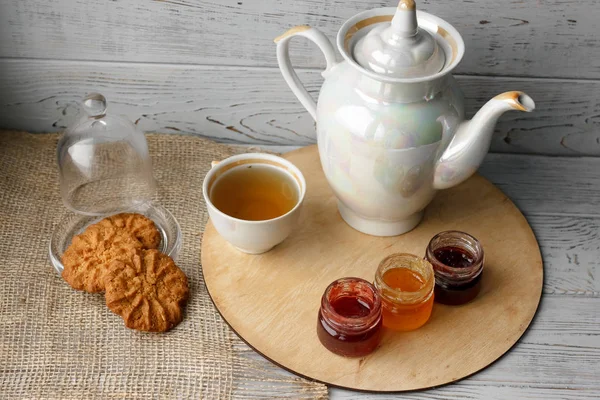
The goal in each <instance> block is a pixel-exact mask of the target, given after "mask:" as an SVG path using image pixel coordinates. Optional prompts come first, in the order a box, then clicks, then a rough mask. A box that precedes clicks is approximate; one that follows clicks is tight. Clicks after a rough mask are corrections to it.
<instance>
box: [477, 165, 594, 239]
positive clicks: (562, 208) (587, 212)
mask: <svg viewBox="0 0 600 400" xmlns="http://www.w3.org/2000/svg"><path fill="white" fill-rule="evenodd" d="M479 171H480V173H481V174H482V175H483V176H485V177H486V178H488V179H489V180H491V181H492V182H494V183H495V184H496V185H497V186H498V187H500V189H502V190H503V191H504V193H506V194H507V195H508V197H510V198H511V199H512V200H513V201H514V202H515V203H516V204H517V206H518V207H519V208H520V209H521V210H522V211H523V212H524V213H525V214H526V215H531V214H554V215H574V216H576V215H579V216H598V215H600V208H599V207H598V204H599V201H600V174H599V173H598V171H600V158H597V157H578V158H575V157H544V156H531V155H508V154H488V155H487V157H486V162H485V163H484V164H483V165H482V166H481V168H480V170H479ZM596 234H597V231H596Z"/></svg>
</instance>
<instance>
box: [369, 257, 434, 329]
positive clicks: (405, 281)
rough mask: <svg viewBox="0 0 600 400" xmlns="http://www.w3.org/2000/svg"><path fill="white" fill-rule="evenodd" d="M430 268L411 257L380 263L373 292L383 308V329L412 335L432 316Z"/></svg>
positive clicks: (432, 279) (426, 262) (386, 260)
mask: <svg viewBox="0 0 600 400" xmlns="http://www.w3.org/2000/svg"><path fill="white" fill-rule="evenodd" d="M434 282H435V279H434V276H433V268H432V266H431V264H430V263H429V262H428V261H427V260H424V259H423V258H421V257H417V256H415V255H413V254H392V255H391V256H388V257H386V258H384V259H383V261H381V263H380V264H379V267H378V268H377V272H376V274H375V288H377V291H378V292H379V295H380V296H381V303H382V305H383V310H382V314H383V326H385V327H386V328H389V329H393V330H396V331H412V330H414V329H417V328H420V327H421V326H423V325H424V324H425V323H426V322H427V321H428V320H429V317H430V316H431V310H432V308H433V296H434V294H433V288H434V286H435V285H434Z"/></svg>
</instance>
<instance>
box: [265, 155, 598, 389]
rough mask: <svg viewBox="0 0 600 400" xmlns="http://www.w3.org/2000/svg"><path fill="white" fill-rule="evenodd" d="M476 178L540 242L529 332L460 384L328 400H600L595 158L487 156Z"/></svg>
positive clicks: (596, 163) (596, 180)
mask: <svg viewBox="0 0 600 400" xmlns="http://www.w3.org/2000/svg"><path fill="white" fill-rule="evenodd" d="M261 148H262V149H264V150H271V151H277V152H285V151H291V150H293V149H296V148H297V147H292V146H287V147H286V146H263V147H261ZM479 172H480V173H481V174H482V175H483V176H485V177H486V178H488V179H489V180H490V181H492V182H493V183H494V184H496V185H497V186H498V187H499V188H500V189H502V191H504V193H506V194H507V195H508V196H509V197H510V198H511V199H512V200H513V201H514V202H515V204H516V205H517V207H519V209H520V210H521V211H522V212H523V214H525V216H526V217H527V220H528V221H529V223H530V224H531V226H532V228H533V230H534V232H535V235H536V237H537V239H538V242H539V244H540V247H541V250H542V256H543V259H544V292H543V296H542V301H541V304H540V307H539V309H538V312H537V315H536V317H535V318H534V320H533V322H532V324H531V326H530V327H529V329H528V330H527V332H526V333H525V334H524V335H523V337H522V338H521V340H520V341H519V342H518V343H517V344H516V345H515V346H514V347H513V348H512V349H511V350H510V351H509V352H508V353H507V354H506V355H505V356H503V357H502V358H501V359H499V360H498V361H496V362H495V363H494V364H492V365H491V366H490V367H488V368H487V369H485V370H483V371H481V372H479V373H477V374H475V375H473V376H471V377H469V378H466V379H463V380H462V381H459V382H457V383H453V384H450V385H446V386H443V387H440V388H436V389H430V390H426V391H420V392H409V393H402V394H368V393H359V392H352V391H348V390H341V389H337V388H330V390H329V394H330V398H331V399H334V400H335V399H345V400H348V399H356V400H360V399H365V400H367V399H371V400H375V399H392V398H402V399H430V398H435V399H489V400H492V399H578V400H580V399H596V400H597V399H600V276H599V274H600V158H593V157H590V158H587V157H583V158H570V157H549V156H532V155H514V154H488V156H487V158H486V160H485V162H484V164H483V166H482V167H481V168H480V171H479Z"/></svg>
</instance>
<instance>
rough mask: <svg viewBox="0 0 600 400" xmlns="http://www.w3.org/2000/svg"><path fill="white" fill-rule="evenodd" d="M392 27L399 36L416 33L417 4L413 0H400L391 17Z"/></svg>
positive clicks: (410, 35) (417, 27)
mask: <svg viewBox="0 0 600 400" xmlns="http://www.w3.org/2000/svg"><path fill="white" fill-rule="evenodd" d="M392 28H393V30H394V32H395V33H396V34H397V35H398V36H400V37H412V36H415V35H416V34H417V33H418V31H419V24H418V22H417V6H416V4H415V1H414V0H400V3H399V4H398V10H397V11H396V14H394V18H393V19H392Z"/></svg>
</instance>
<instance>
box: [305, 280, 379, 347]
mask: <svg viewBox="0 0 600 400" xmlns="http://www.w3.org/2000/svg"><path fill="white" fill-rule="evenodd" d="M317 336H318V337H319V340H320V341H321V343H322V344H323V346H325V347H326V348H327V349H328V350H330V351H331V352H333V353H336V354H339V355H341V356H345V357H362V356H366V355H367V354H370V353H371V352H373V351H374V350H375V349H376V348H377V346H378V345H379V342H380V341H381V299H380V297H379V295H378V294H377V291H376V290H375V287H373V285H371V284H370V283H369V282H367V281H366V280H364V279H360V278H342V279H338V280H336V281H334V282H332V283H331V284H330V285H329V286H328V287H327V289H325V293H324V294H323V297H322V298H321V308H320V310H319V318H318V321H317Z"/></svg>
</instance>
